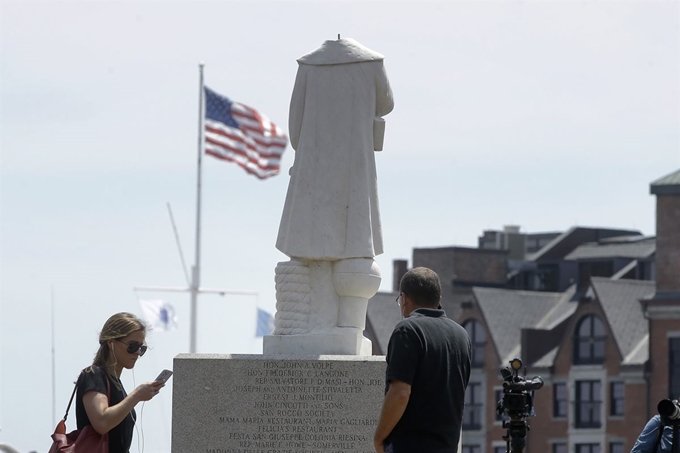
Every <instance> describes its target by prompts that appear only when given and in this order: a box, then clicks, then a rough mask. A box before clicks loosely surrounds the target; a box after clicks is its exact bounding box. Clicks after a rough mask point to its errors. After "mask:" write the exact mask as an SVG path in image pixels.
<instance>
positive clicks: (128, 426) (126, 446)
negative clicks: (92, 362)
mask: <svg viewBox="0 0 680 453" xmlns="http://www.w3.org/2000/svg"><path fill="white" fill-rule="evenodd" d="M88 370H89V371H88ZM107 379H108V381H109V387H110V391H111V395H110V398H109V407H111V406H115V405H116V404H118V403H120V402H121V401H122V400H123V398H125V397H126V396H127V393H125V389H124V388H123V386H122V384H118V385H119V386H120V388H121V389H120V390H118V387H117V386H116V384H115V383H114V380H113V379H112V378H111V377H110V376H109V375H108V374H107V373H106V372H105V371H104V370H102V369H101V368H98V367H92V370H90V369H89V368H88V369H86V370H83V371H82V372H81V373H80V378H79V380H78V391H77V393H76V419H77V422H78V429H83V428H84V427H85V426H87V425H91V424H92V423H90V419H89V417H88V416H87V412H85V406H84V405H83V395H85V393H86V392H88V391H90V390H94V391H95V392H99V393H103V394H104V395H106V380H107ZM136 418H137V414H136V413H135V410H134V409H133V410H132V411H131V412H130V413H129V414H128V415H127V416H126V417H125V418H124V419H123V421H122V422H120V423H119V424H118V426H116V427H115V428H113V429H111V431H109V453H128V452H129V450H130V445H131V444H132V432H133V430H134V427H135V419H136Z"/></svg>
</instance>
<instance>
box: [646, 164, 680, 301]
mask: <svg viewBox="0 0 680 453" xmlns="http://www.w3.org/2000/svg"><path fill="white" fill-rule="evenodd" d="M650 192H651V193H652V194H653V195H656V257H655V261H656V262H655V271H656V292H657V294H664V293H665V294H673V293H676V294H677V293H680V170H678V171H676V172H674V173H671V174H670V175H667V176H664V177H663V178H661V179H658V180H656V181H654V182H653V183H651V185H650Z"/></svg>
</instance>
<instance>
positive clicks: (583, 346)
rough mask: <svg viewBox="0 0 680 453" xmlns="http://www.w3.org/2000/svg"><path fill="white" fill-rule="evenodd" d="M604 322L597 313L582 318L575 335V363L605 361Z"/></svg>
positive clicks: (584, 363)
mask: <svg viewBox="0 0 680 453" xmlns="http://www.w3.org/2000/svg"><path fill="white" fill-rule="evenodd" d="M605 340H606V336H605V332H604V324H603V323H602V321H600V318H598V317H597V316H595V315H588V316H586V317H584V318H583V319H581V320H580V321H579V323H578V325H577V327H576V334H575V335H574V364H575V365H587V364H601V363H604V345H605Z"/></svg>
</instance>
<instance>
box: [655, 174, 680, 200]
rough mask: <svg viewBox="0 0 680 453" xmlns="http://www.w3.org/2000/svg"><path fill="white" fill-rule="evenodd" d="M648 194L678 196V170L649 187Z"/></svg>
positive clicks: (679, 187) (679, 192) (679, 184)
mask: <svg viewBox="0 0 680 453" xmlns="http://www.w3.org/2000/svg"><path fill="white" fill-rule="evenodd" d="M649 191H650V193H652V194H654V195H678V194H680V170H676V171H674V172H673V173H670V174H668V175H666V176H664V177H662V178H659V179H657V180H656V181H654V182H652V183H651V184H650V185H649Z"/></svg>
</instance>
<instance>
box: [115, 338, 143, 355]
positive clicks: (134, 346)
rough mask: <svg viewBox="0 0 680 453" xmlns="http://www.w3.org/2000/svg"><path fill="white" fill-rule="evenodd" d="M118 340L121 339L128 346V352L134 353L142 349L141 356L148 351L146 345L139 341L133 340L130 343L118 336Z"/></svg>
mask: <svg viewBox="0 0 680 453" xmlns="http://www.w3.org/2000/svg"><path fill="white" fill-rule="evenodd" d="M116 341H120V342H121V343H123V344H124V345H125V346H127V352H128V354H134V353H135V352H137V351H139V350H140V349H141V352H140V353H139V355H140V356H143V355H144V354H145V353H146V349H147V347H146V345H145V344H142V343H139V342H138V341H131V342H129V343H126V342H124V341H123V340H119V339H117V338H116Z"/></svg>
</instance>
